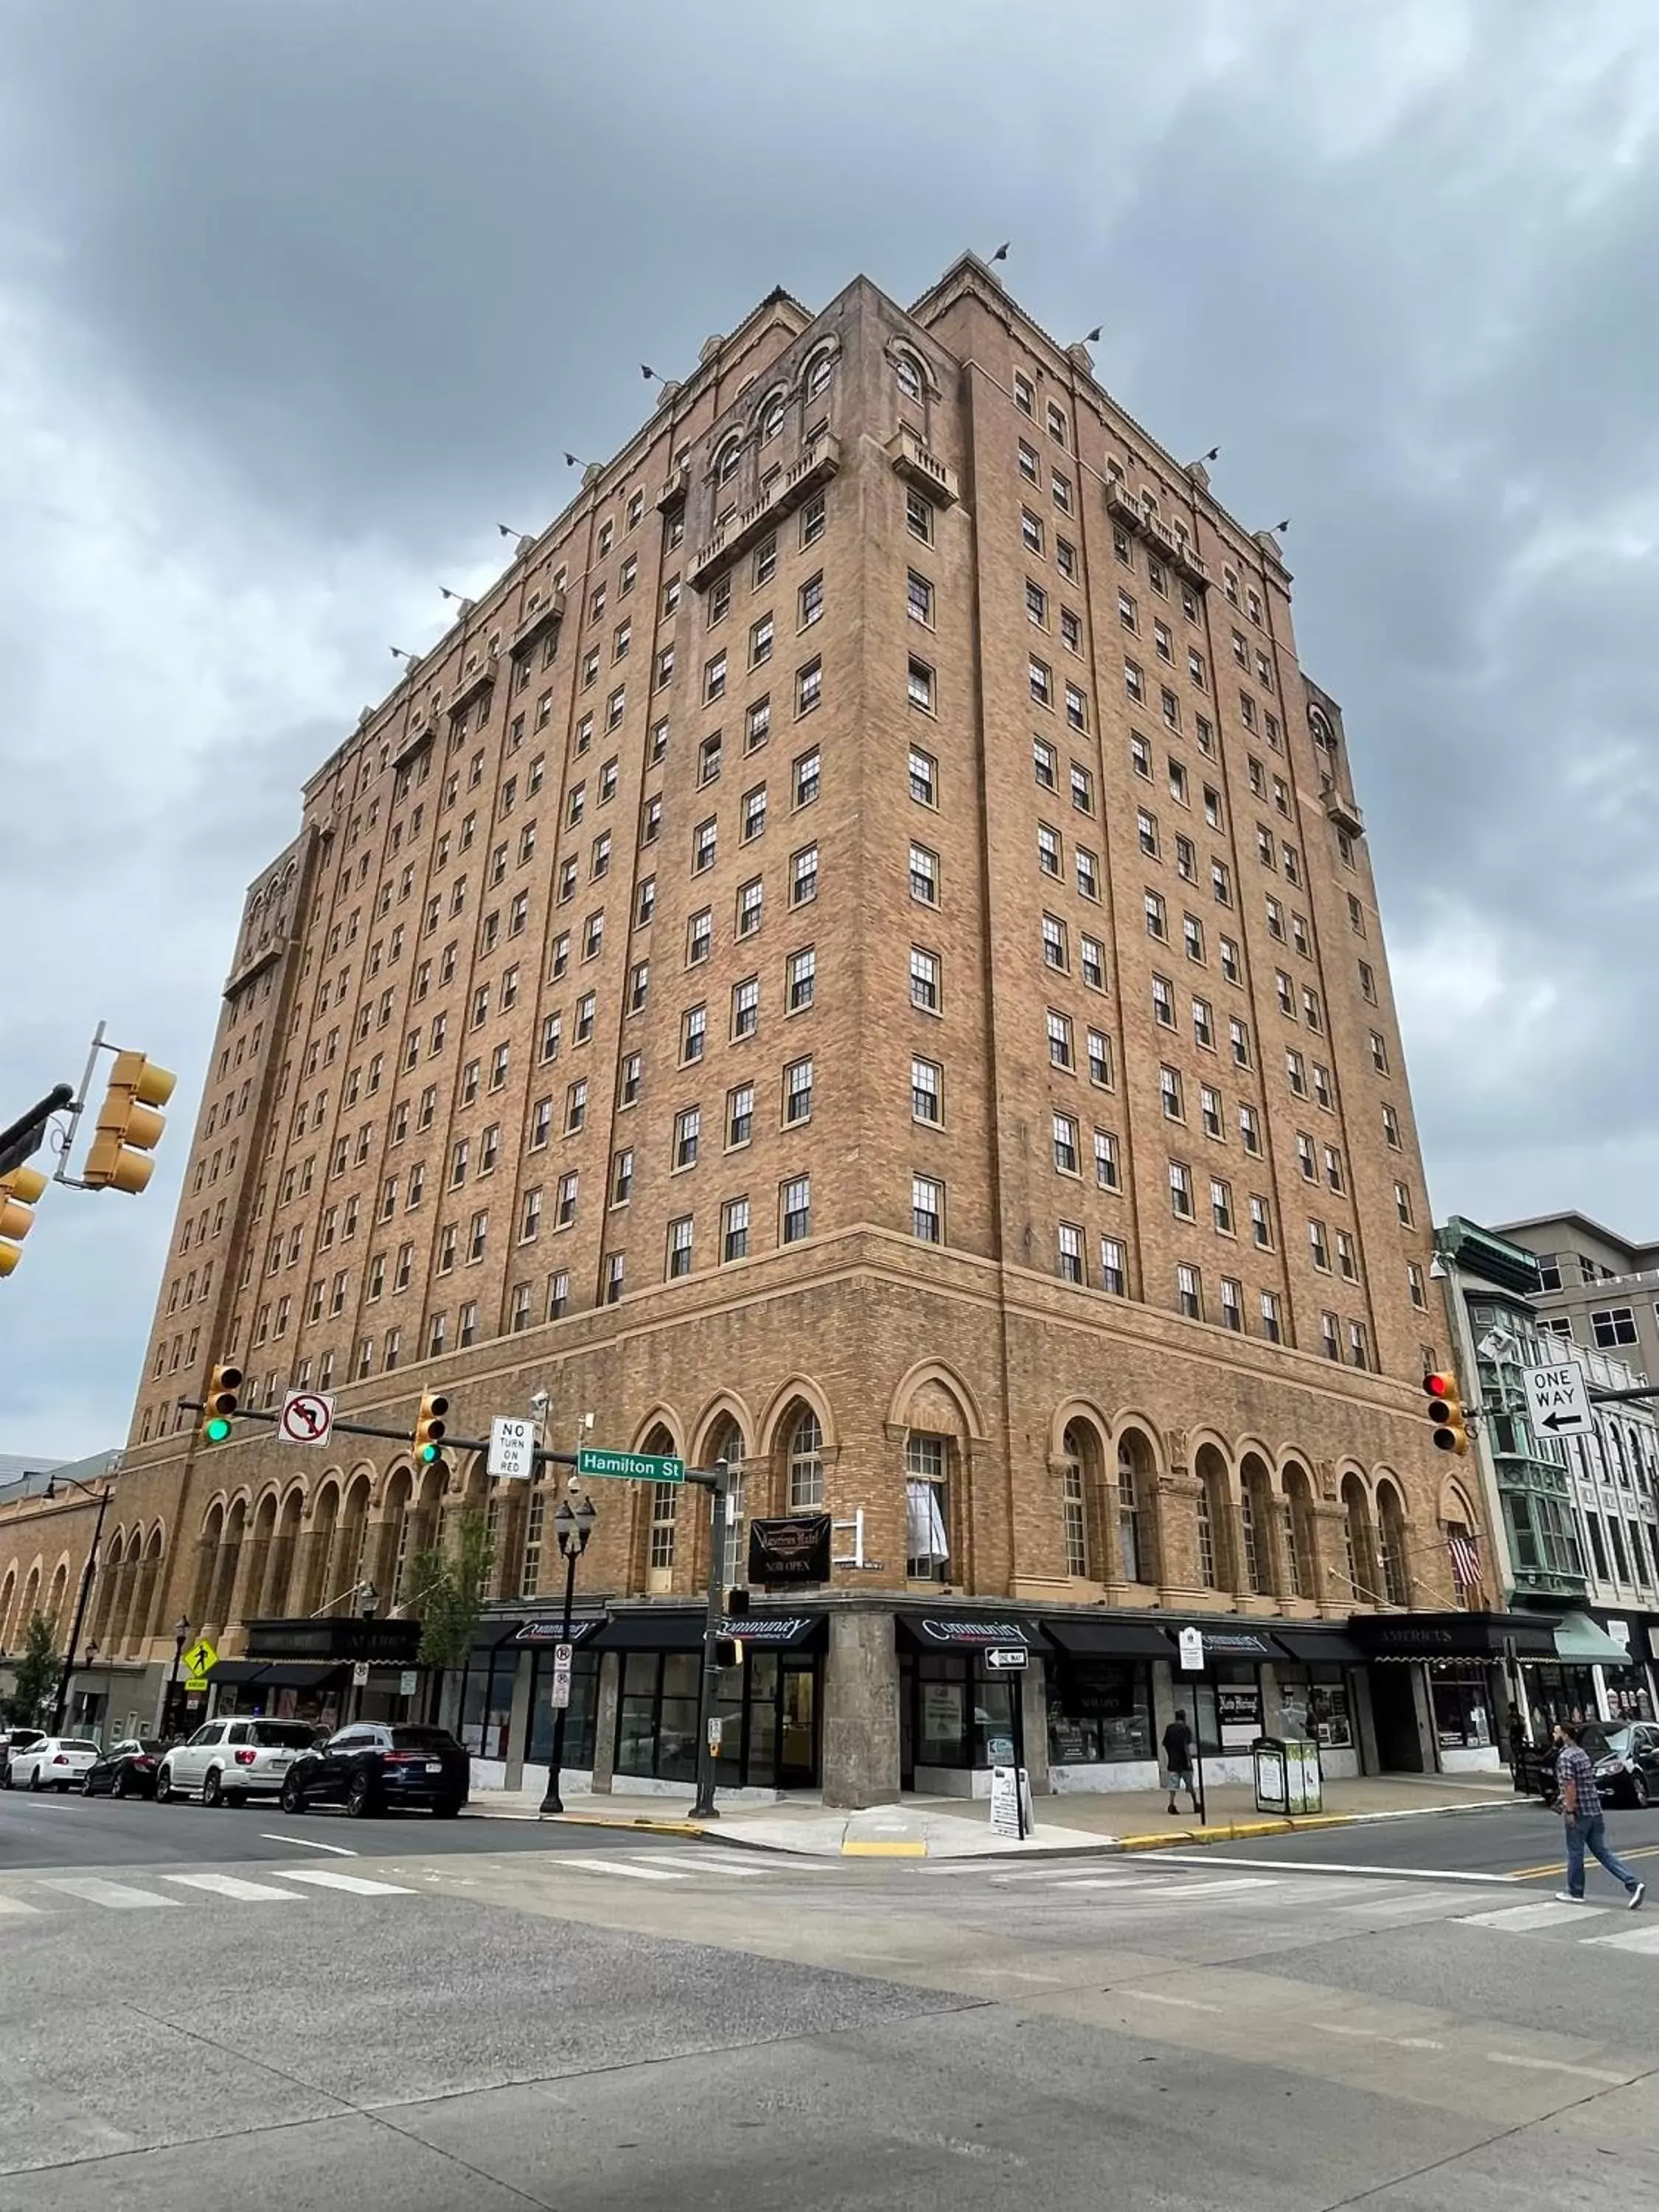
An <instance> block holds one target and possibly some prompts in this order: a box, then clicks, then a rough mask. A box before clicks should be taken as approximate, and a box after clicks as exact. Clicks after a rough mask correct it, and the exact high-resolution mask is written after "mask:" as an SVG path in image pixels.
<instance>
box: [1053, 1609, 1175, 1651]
mask: <svg viewBox="0 0 1659 2212" xmlns="http://www.w3.org/2000/svg"><path fill="white" fill-rule="evenodd" d="M1041 1626H1042V1632H1043V1634H1044V1635H1045V1636H1046V1637H1048V1638H1049V1639H1050V1641H1051V1642H1053V1643H1055V1644H1059V1646H1060V1650H1062V1651H1063V1652H1064V1653H1065V1654H1066V1656H1067V1657H1068V1658H1072V1659H1091V1658H1097V1657H1098V1658H1102V1659H1169V1658H1172V1657H1173V1656H1174V1654H1175V1646H1174V1645H1173V1644H1171V1643H1170V1639H1169V1638H1168V1637H1167V1636H1166V1635H1165V1634H1164V1631H1163V1630H1162V1629H1161V1628H1160V1627H1159V1626H1158V1623H1157V1622H1156V1621H1155V1620H1088V1619H1085V1618H1078V1617H1073V1615H1072V1614H1070V1613H1045V1614H1044V1615H1043V1617H1042V1623H1041Z"/></svg>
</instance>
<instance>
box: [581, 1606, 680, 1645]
mask: <svg viewBox="0 0 1659 2212" xmlns="http://www.w3.org/2000/svg"><path fill="white" fill-rule="evenodd" d="M707 1627H708V1614H707V1613H655V1612H646V1611H643V1610H641V1612H639V1613H613V1614H612V1616H611V1619H610V1620H608V1621H607V1622H606V1624H605V1626H604V1627H603V1628H602V1629H601V1630H600V1631H599V1634H598V1636H597V1637H595V1638H594V1639H593V1648H594V1650H596V1651H695V1650H697V1649H698V1647H699V1646H700V1645H701V1644H702V1638H703V1632H704V1630H705V1629H706V1628H707Z"/></svg>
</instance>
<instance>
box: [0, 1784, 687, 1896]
mask: <svg viewBox="0 0 1659 2212" xmlns="http://www.w3.org/2000/svg"><path fill="white" fill-rule="evenodd" d="M664 1810H665V1814H667V1813H668V1811H669V1810H670V1808H667V1807H665V1808H664ZM619 1836H620V1837H621V1838H622V1840H623V1841H628V1840H635V1839H634V1838H629V1836H628V1834H627V1832H625V1831H618V1830H616V1829H611V1828H599V1827H575V1826H569V1827H567V1826H562V1825H560V1824H558V1823H548V1822H544V1821H538V1820H500V1819H494V1818H485V1817H484V1816H483V1815H482V1814H473V1813H463V1814H462V1815H461V1817H460V1819H459V1820H434V1819H433V1817H432V1816H431V1815H430V1814H426V1813H404V1814H388V1815H387V1816H386V1818H385V1819H383V1820H352V1819H351V1818H350V1817H349V1815H348V1814H346V1813H345V1812H344V1811H343V1810H338V1811H336V1810H331V1809H328V1808H322V1807H319V1808H318V1809H317V1810H316V1811H314V1812H309V1813H302V1814H296V1815H294V1816H293V1817H290V1816H289V1814H286V1813H284V1812H283V1811H282V1810H281V1808H279V1807H278V1805H277V1803H276V1800H275V1799H274V1798H272V1799H270V1800H269V1801H259V1802H255V1803H253V1804H252V1805H239V1806H236V1807H234V1808H233V1807H230V1806H221V1807H219V1808H216V1810H214V1811H211V1812H210V1811H209V1810H208V1808H206V1807H205V1806H204V1805H199V1804H190V1803H185V1802H179V1801H177V1800H175V1801H174V1802H173V1803H172V1804H170V1805H156V1804H153V1803H152V1802H150V1801H149V1799H147V1798H131V1797H129V1798H126V1799H125V1800H123V1801H122V1802H119V1803H118V1802H116V1800H115V1799H114V1798H112V1797H82V1796H77V1795H76V1794H75V1793H73V1792H71V1793H70V1796H67V1797H59V1796H57V1795H56V1793H55V1792H46V1793H45V1794H42V1795H36V1794H35V1793H34V1792H33V1791H32V1790H0V1876H3V1875H5V1873H6V1872H8V1871H9V1869H15V1868H27V1867H76V1866H81V1867H94V1866H95V1867H117V1866H169V1865H176V1866H185V1865H191V1866H193V1865H197V1864H200V1863H212V1864H214V1865H216V1866H234V1865H238V1864H241V1863H247V1862H251V1861H253V1860H258V1859H273V1860H274V1859H292V1858H295V1857H302V1856H303V1855H304V1851H305V1850H306V1849H307V1848H311V1849H314V1850H315V1851H316V1853H317V1855H318V1857H340V1856H347V1857H368V1856H375V1855H380V1854H383V1853H386V1852H388V1851H390V1852H393V1853H395V1852H398V1851H401V1850H411V1849H418V1850H421V1851H422V1853H424V1854H425V1855H427V1856H428V1857H433V1856H436V1855H441V1854H447V1853H450V1852H457V1853H462V1854H465V1853H468V1852H473V1851H495V1852H500V1851H520V1850H561V1849H562V1850H577V1849H579V1848H580V1849H581V1850H590V1851H591V1850H600V1851H603V1850H610V1849H611V1848H612V1847H613V1845H614V1844H615V1843H616V1842H617V1838H618V1837H619Z"/></svg>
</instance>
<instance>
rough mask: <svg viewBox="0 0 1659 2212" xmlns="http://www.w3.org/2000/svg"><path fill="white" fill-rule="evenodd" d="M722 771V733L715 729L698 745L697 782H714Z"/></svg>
mask: <svg viewBox="0 0 1659 2212" xmlns="http://www.w3.org/2000/svg"><path fill="white" fill-rule="evenodd" d="M719 774H720V732H719V731H718V730H716V731H714V733H713V735H712V736H709V737H707V738H704V739H703V741H702V744H700V745H699V746H698V747H697V783H698V786H699V787H702V785H703V784H705V783H713V781H714V779H715V777H716V776H717V775H719Z"/></svg>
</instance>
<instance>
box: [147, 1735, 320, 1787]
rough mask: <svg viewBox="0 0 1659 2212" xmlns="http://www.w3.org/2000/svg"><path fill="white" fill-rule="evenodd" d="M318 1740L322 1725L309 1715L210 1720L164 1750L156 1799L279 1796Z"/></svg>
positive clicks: (157, 1780)
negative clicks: (299, 1755) (304, 1754)
mask: <svg viewBox="0 0 1659 2212" xmlns="http://www.w3.org/2000/svg"><path fill="white" fill-rule="evenodd" d="M316 1740H317V1731H316V1729H314V1728H312V1727H311V1726H310V1725H309V1724H308V1723H306V1722H304V1721H264V1720H256V1719H240V1720H238V1719H234V1718H233V1719H230V1720H217V1721H209V1722H207V1723H206V1724H205V1725H204V1726H203V1727H201V1728H198V1729H197V1731H196V1733H195V1735H193V1736H191V1738H190V1739H189V1741H187V1742H185V1743H175V1744H174V1745H173V1747H171V1749H170V1750H168V1751H167V1753H165V1754H164V1755H163V1757H162V1759H161V1765H160V1766H159V1767H158V1768H157V1769H156V1773H155V1802H156V1803H157V1804H158V1805H166V1804H167V1803H169V1802H171V1800H172V1799H173V1798H174V1797H179V1796H186V1797H194V1796H198V1795H199V1796H200V1798H201V1800H202V1802H203V1804H204V1805H240V1804H241V1803H242V1802H243V1801H244V1800H245V1799H246V1798H249V1797H274V1796H276V1795H277V1793H278V1792H279V1791H280V1790H281V1789H282V1786H283V1779H284V1778H285V1777H286V1776H287V1773H288V1771H289V1766H290V1765H292V1764H293V1761H294V1759H295V1754H296V1753H300V1752H302V1751H304V1750H305V1749H306V1748H307V1746H309V1745H310V1744H313V1743H314V1742H315V1741H316Z"/></svg>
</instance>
